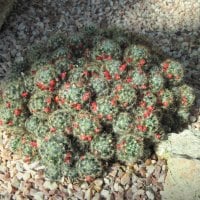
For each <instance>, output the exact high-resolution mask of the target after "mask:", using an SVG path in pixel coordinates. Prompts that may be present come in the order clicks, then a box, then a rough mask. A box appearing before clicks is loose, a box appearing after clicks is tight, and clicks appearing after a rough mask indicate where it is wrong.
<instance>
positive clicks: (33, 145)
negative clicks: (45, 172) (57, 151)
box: [30, 141, 38, 148]
mask: <svg viewBox="0 0 200 200" xmlns="http://www.w3.org/2000/svg"><path fill="white" fill-rule="evenodd" d="M30 145H31V147H34V148H37V147H38V144H37V142H36V141H31V142H30Z"/></svg>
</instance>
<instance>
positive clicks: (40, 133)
mask: <svg viewBox="0 0 200 200" xmlns="http://www.w3.org/2000/svg"><path fill="white" fill-rule="evenodd" d="M26 55H27V58H26V59H25V61H26V63H25V64H24V65H23V66H22V68H23V70H22V71H20V68H19V69H18V70H16V71H15V74H14V73H13V74H11V75H10V76H9V79H8V78H7V79H5V80H4V83H5V84H4V85H3V87H2V96H1V99H2V103H1V106H0V125H1V127H2V128H6V129H9V132H10V133H11V134H12V133H15V134H13V135H12V138H14V140H13V141H12V142H11V147H12V149H13V150H14V151H18V152H21V154H22V156H24V158H25V160H26V161H27V162H29V161H31V159H34V158H36V157H37V159H40V160H41V163H42V164H44V165H45V166H46V170H45V171H46V177H47V178H49V179H51V180H59V179H60V178H61V177H63V176H64V177H66V178H68V179H72V180H75V179H81V180H86V181H92V180H93V179H95V178H96V177H98V176H102V175H103V172H104V171H105V170H104V169H106V167H108V166H109V165H110V164H112V163H113V162H115V161H119V162H122V163H126V164H127V165H132V164H133V163H134V162H137V161H138V160H139V159H143V158H144V157H145V155H146V153H145V152H146V151H147V150H146V149H147V148H149V147H150V146H152V144H154V143H157V142H159V141H160V140H162V139H164V138H165V136H166V134H167V133H168V132H169V131H170V130H174V129H175V128H177V127H181V126H182V125H183V124H186V123H187V121H188V117H189V113H190V109H191V106H192V105H193V102H194V100H195V96H194V94H193V90H192V88H190V87H189V86H188V85H186V84H183V82H184V81H183V75H184V73H183V67H182V65H181V64H180V63H179V62H177V61H174V60H172V59H163V58H161V57H159V56H160V55H158V54H156V53H155V52H154V51H153V50H152V49H151V48H149V47H147V46H145V44H138V43H137V41H136V40H134V36H131V35H130V34H129V33H127V34H126V33H125V32H124V31H118V30H117V29H110V30H98V29H96V28H95V27H94V26H89V27H87V28H85V30H83V31H82V32H81V33H79V34H77V35H76V34H74V35H73V36H68V35H67V34H64V33H63V34H62V33H58V34H55V35H53V36H52V37H50V38H49V39H48V41H46V42H42V43H39V44H37V45H34V46H33V47H32V48H30V49H29V51H28V52H27V54H26ZM155 58H156V59H155ZM24 66H27V67H26V68H24ZM17 72H20V73H17ZM147 141H148V143H147Z"/></svg>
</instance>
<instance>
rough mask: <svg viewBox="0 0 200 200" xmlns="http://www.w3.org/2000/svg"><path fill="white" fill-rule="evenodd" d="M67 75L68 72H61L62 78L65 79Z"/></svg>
mask: <svg viewBox="0 0 200 200" xmlns="http://www.w3.org/2000/svg"><path fill="white" fill-rule="evenodd" d="M66 75H67V72H62V73H61V74H60V77H61V79H62V80H63V79H65V77H66Z"/></svg>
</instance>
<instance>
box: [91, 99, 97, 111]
mask: <svg viewBox="0 0 200 200" xmlns="http://www.w3.org/2000/svg"><path fill="white" fill-rule="evenodd" d="M91 109H92V110H93V111H94V112H96V111H97V102H95V101H93V102H92V103H91Z"/></svg>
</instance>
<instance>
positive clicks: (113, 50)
mask: <svg viewBox="0 0 200 200" xmlns="http://www.w3.org/2000/svg"><path fill="white" fill-rule="evenodd" d="M121 56H122V50H121V47H120V46H119V44H117V43H116V42H114V41H113V40H110V39H105V40H102V41H100V42H98V43H97V45H96V46H95V47H94V49H93V52H92V59H93V60H97V61H104V60H112V59H116V60H118V59H120V58H121Z"/></svg>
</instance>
